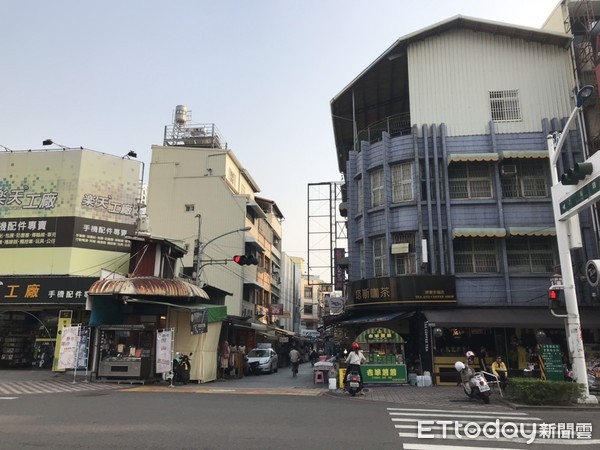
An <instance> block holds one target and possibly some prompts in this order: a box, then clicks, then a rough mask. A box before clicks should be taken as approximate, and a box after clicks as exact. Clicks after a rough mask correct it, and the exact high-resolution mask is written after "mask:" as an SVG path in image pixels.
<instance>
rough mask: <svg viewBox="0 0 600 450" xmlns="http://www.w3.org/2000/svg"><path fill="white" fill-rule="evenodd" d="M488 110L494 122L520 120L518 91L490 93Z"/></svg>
mask: <svg viewBox="0 0 600 450" xmlns="http://www.w3.org/2000/svg"><path fill="white" fill-rule="evenodd" d="M490 110H491V113H492V120H493V121H494V122H511V121H513V122H514V121H517V120H521V105H520V102H519V91H518V90H516V89H513V90H507V91H490Z"/></svg>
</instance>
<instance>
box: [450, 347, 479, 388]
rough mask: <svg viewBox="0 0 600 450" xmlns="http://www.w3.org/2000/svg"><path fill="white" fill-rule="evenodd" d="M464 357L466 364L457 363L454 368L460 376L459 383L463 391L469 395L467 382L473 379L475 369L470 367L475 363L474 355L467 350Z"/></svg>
mask: <svg viewBox="0 0 600 450" xmlns="http://www.w3.org/2000/svg"><path fill="white" fill-rule="evenodd" d="M466 357H467V362H466V363H462V362H460V361H457V362H456V364H454V367H455V368H456V370H457V371H458V373H459V374H460V381H461V382H462V384H463V386H464V388H465V391H467V394H469V395H471V386H470V384H469V380H471V378H473V376H474V375H475V369H473V367H471V365H472V364H473V363H474V362H475V353H473V352H472V351H470V350H469V351H468V352H467V354H466Z"/></svg>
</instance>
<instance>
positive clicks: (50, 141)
mask: <svg viewBox="0 0 600 450" xmlns="http://www.w3.org/2000/svg"><path fill="white" fill-rule="evenodd" d="M53 144H54V145H56V146H58V147H60V148H62V149H63V150H68V149H69V147H67V146H66V145H62V144H59V143H57V142H54V141H53V140H52V139H44V140H43V141H42V145H53Z"/></svg>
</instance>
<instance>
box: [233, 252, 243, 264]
mask: <svg viewBox="0 0 600 450" xmlns="http://www.w3.org/2000/svg"><path fill="white" fill-rule="evenodd" d="M233 262H235V263H236V264H239V265H240V266H245V265H246V255H235V256H234V257H233Z"/></svg>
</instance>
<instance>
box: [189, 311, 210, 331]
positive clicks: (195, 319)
mask: <svg viewBox="0 0 600 450" xmlns="http://www.w3.org/2000/svg"><path fill="white" fill-rule="evenodd" d="M190 319H191V324H190V330H191V332H192V334H202V333H206V332H207V331H208V311H207V310H206V309H199V310H197V311H192V313H191V315H190Z"/></svg>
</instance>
